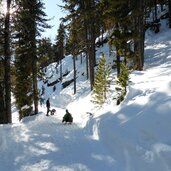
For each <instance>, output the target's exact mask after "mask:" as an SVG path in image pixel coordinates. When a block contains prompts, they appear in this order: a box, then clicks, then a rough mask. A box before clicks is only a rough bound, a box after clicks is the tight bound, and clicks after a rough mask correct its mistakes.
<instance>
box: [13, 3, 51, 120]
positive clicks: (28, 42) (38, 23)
mask: <svg viewBox="0 0 171 171" xmlns="http://www.w3.org/2000/svg"><path fill="white" fill-rule="evenodd" d="M16 3H17V7H18V11H17V15H16V17H15V18H16V19H15V30H16V43H15V44H16V52H15V54H16V61H15V64H16V86H15V91H14V92H15V97H16V102H17V107H18V109H19V113H20V119H21V118H22V117H24V116H28V115H30V114H33V110H32V107H31V104H33V105H34V114H37V113H38V88H37V70H38V69H37V59H38V58H37V36H40V35H41V32H42V31H44V28H49V26H48V25H47V24H46V21H47V19H46V18H45V17H46V14H45V13H44V12H43V9H44V7H43V3H42V2H41V1H38V0H23V1H16ZM22 87H23V88H24V89H23V88H22ZM21 89H22V90H23V91H21Z"/></svg>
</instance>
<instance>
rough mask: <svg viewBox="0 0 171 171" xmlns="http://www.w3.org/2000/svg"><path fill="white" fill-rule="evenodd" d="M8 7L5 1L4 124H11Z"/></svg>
mask: <svg viewBox="0 0 171 171" xmlns="http://www.w3.org/2000/svg"><path fill="white" fill-rule="evenodd" d="M10 5H11V0H7V13H6V16H5V34H4V40H5V42H4V57H5V60H4V66H5V76H4V84H5V121H4V122H5V123H11V122H12V117H11V65H10V61H11V56H10V29H9V27H10V13H9V11H10Z"/></svg>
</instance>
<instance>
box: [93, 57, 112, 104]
mask: <svg viewBox="0 0 171 171" xmlns="http://www.w3.org/2000/svg"><path fill="white" fill-rule="evenodd" d="M109 76H110V67H109V66H108V65H107V64H106V58H105V56H104V54H103V55H102V57H101V58H100V60H99V65H98V68H97V73H96V75H95V81H94V86H93V93H92V97H93V100H92V102H93V103H95V104H96V105H97V107H101V106H102V105H103V104H104V102H105V100H106V98H107V96H106V95H107V92H108V91H109V87H110V79H109Z"/></svg>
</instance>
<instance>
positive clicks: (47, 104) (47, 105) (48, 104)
mask: <svg viewBox="0 0 171 171" xmlns="http://www.w3.org/2000/svg"><path fill="white" fill-rule="evenodd" d="M46 107H47V114H46V116H49V112H50V101H49V98H48V99H47V100H46Z"/></svg>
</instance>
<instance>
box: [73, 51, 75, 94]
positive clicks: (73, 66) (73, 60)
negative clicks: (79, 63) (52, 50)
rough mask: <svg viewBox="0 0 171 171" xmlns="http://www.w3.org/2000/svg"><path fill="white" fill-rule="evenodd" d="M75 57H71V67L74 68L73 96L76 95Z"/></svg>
mask: <svg viewBox="0 0 171 171" xmlns="http://www.w3.org/2000/svg"><path fill="white" fill-rule="evenodd" d="M75 60H76V57H75V54H74V55H73V67H74V94H76V63H75Z"/></svg>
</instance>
